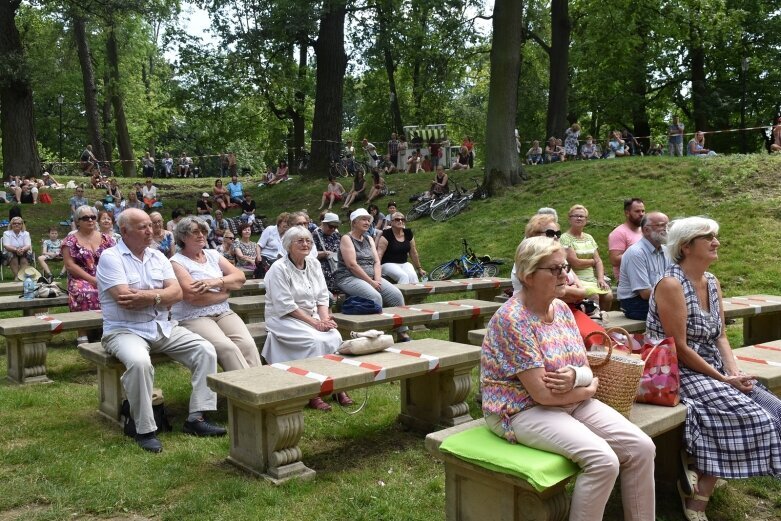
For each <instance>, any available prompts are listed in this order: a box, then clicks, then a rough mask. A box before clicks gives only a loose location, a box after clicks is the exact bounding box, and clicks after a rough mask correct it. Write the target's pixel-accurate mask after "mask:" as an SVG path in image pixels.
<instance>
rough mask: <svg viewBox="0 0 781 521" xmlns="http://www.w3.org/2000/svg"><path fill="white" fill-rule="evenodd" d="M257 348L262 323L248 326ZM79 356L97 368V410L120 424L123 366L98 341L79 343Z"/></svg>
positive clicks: (261, 337)
mask: <svg viewBox="0 0 781 521" xmlns="http://www.w3.org/2000/svg"><path fill="white" fill-rule="evenodd" d="M249 330H250V333H251V334H252V337H253V339H254V340H255V344H256V345H257V346H258V350H260V349H262V347H263V343H264V342H265V341H266V328H265V325H264V324H262V323H258V324H252V325H251V326H250V327H249ZM78 349H79V353H80V354H81V356H83V357H84V358H86V359H87V360H89V361H90V362H92V363H94V364H95V365H96V366H97V368H98V412H99V413H100V414H101V415H102V416H103V417H105V418H107V419H108V420H110V421H111V422H114V423H116V424H117V425H120V426H121V422H120V418H119V413H120V410H121V408H122V400H123V399H124V398H123V394H124V393H123V390H122V382H121V381H120V378H121V377H122V373H124V372H125V366H124V365H123V364H122V362H120V361H119V360H118V359H117V358H116V357H114V356H112V355H110V354H108V353H107V352H106V351H105V350H104V349H103V345H102V344H101V343H100V342H91V343H88V344H81V345H79V347H78ZM151 358H152V362H153V363H155V364H157V363H161V362H168V361H173V360H172V359H171V358H169V357H168V356H167V355H163V354H153V355H152V356H151Z"/></svg>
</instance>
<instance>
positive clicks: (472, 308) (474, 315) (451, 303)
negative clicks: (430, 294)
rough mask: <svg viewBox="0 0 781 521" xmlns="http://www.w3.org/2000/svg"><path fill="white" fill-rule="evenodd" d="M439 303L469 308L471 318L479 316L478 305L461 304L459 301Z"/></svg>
mask: <svg viewBox="0 0 781 521" xmlns="http://www.w3.org/2000/svg"><path fill="white" fill-rule="evenodd" d="M441 304H448V305H450V306H455V307H459V308H466V309H471V310H472V318H477V317H479V316H480V308H479V307H478V306H473V305H471V304H461V303H460V302H441Z"/></svg>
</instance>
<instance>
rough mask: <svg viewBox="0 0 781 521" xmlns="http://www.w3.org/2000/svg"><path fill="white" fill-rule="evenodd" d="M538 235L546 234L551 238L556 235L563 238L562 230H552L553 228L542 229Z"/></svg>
mask: <svg viewBox="0 0 781 521" xmlns="http://www.w3.org/2000/svg"><path fill="white" fill-rule="evenodd" d="M537 235H538V236H540V235H544V236H545V237H547V238H549V239H553V238H554V237H556V238H557V239H561V230H551V229H548V230H545V231H542V230H540V231H538V232H537Z"/></svg>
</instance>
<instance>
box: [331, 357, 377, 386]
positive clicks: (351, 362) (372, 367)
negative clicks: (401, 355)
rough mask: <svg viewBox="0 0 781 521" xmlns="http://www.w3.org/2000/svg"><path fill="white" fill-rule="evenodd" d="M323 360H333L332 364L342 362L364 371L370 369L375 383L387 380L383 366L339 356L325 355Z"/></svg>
mask: <svg viewBox="0 0 781 521" xmlns="http://www.w3.org/2000/svg"><path fill="white" fill-rule="evenodd" d="M323 358H325V359H326V360H331V361H332V362H340V363H343V364H349V365H354V366H355V367H360V368H362V369H368V370H370V371H373V372H374V381H375V382H379V381H381V380H385V378H387V375H386V372H385V368H384V367H382V366H381V365H377V364H372V363H369V362H359V361H358V360H355V359H353V358H345V357H343V356H339V355H323Z"/></svg>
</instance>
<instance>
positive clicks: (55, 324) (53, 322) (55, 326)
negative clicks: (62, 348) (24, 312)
mask: <svg viewBox="0 0 781 521" xmlns="http://www.w3.org/2000/svg"><path fill="white" fill-rule="evenodd" d="M37 317H38V318H40V319H41V320H43V321H44V322H48V323H49V325H50V326H51V328H52V333H55V334H56V333H59V332H61V331H62V320H57V319H56V318H54V317H53V316H51V315H37Z"/></svg>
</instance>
